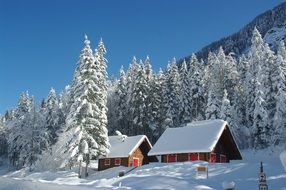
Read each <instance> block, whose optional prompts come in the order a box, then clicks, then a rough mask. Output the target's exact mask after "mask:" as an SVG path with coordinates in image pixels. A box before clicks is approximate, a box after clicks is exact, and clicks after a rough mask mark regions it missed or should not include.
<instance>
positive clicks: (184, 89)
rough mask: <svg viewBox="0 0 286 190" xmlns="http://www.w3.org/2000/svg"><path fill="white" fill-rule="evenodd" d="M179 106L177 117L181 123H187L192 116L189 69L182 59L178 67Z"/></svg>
mask: <svg viewBox="0 0 286 190" xmlns="http://www.w3.org/2000/svg"><path fill="white" fill-rule="evenodd" d="M180 84H181V85H180V106H179V111H180V112H179V118H180V123H181V124H182V125H184V124H186V123H189V122H190V121H191V120H192V118H191V115H192V108H191V106H192V96H191V86H190V78H189V70H188V69H187V63H186V61H185V60H184V61H183V63H182V65H181V68H180Z"/></svg>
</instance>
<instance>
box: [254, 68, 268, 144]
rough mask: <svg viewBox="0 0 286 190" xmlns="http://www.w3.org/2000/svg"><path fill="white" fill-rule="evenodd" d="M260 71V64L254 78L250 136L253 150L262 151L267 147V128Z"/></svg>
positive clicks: (261, 73)
mask: <svg viewBox="0 0 286 190" xmlns="http://www.w3.org/2000/svg"><path fill="white" fill-rule="evenodd" d="M263 75H264V73H263V72H262V70H261V66H260V64H258V65H257V76H256V78H255V99H254V102H253V107H254V112H253V126H252V130H253V131H252V134H253V139H254V148H256V149H262V148H266V147H267V146H268V145H269V127H268V113H267V108H266V102H265V95H264V93H263V91H264V86H262V83H261V80H262V79H263V78H264V77H265V76H263Z"/></svg>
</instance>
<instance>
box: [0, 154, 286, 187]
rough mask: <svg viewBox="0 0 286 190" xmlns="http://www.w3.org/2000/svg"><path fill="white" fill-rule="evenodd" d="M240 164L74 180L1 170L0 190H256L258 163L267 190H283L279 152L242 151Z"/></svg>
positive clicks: (68, 175)
mask: <svg viewBox="0 0 286 190" xmlns="http://www.w3.org/2000/svg"><path fill="white" fill-rule="evenodd" d="M242 155H243V160H242V161H232V162H231V163H227V164H208V163H206V162H184V163H172V164H162V163H152V164H149V165H145V166H142V167H140V168H137V169H135V170H133V171H131V172H130V173H128V174H126V175H125V176H123V177H117V175H118V173H119V172H120V171H122V170H128V169H130V168H124V167H117V168H112V169H109V170H105V171H102V172H97V171H95V170H92V169H91V170H90V175H89V177H88V178H86V179H79V178H77V173H76V169H75V170H72V171H58V172H42V173H30V172H28V171H27V170H20V171H16V172H9V173H5V172H6V171H7V168H5V167H4V166H2V167H1V168H0V175H1V177H0V189H1V190H2V189H5V190H6V189H7V190H16V189H19V190H24V189H29V190H34V189H37V190H42V189H43V190H44V189H53V190H58V189H61V190H65V189H68V190H75V189H81V190H85V189H136V190H140V189H180V190H185V189H186V190H187V189H188V190H191V189H194V190H202V189H223V188H222V183H223V182H226V181H227V182H230V181H234V182H235V189H242V190H245V189H247V190H252V189H253V190H256V189H258V180H257V179H258V172H259V166H260V164H259V163H260V161H263V163H264V171H265V173H266V175H267V182H268V185H269V189H272V190H286V173H285V171H284V169H283V166H282V164H281V162H280V160H279V153H271V152H270V151H260V152H256V153H255V154H254V152H251V151H245V152H242ZM198 165H204V166H208V168H209V178H208V179H203V178H202V177H204V176H202V175H201V176H197V173H196V168H197V166H198Z"/></svg>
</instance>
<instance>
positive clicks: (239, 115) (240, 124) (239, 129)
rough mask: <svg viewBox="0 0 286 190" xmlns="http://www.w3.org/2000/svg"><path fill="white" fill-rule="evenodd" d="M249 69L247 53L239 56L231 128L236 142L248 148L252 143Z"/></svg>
mask: <svg viewBox="0 0 286 190" xmlns="http://www.w3.org/2000/svg"><path fill="white" fill-rule="evenodd" d="M248 69H249V63H248V59H247V58H246V57H245V55H242V56H241V57H240V58H239V61H238V65H237V70H238V81H237V84H236V86H235V88H234V96H233V104H232V106H231V114H232V125H231V129H232V132H233V135H234V136H235V138H236V142H237V143H238V145H239V147H241V148H248V147H249V144H250V135H249V134H250V133H249V129H248V128H247V127H246V118H245V115H246V113H245V110H246V106H245V103H246V98H247V97H246V94H245V92H246V90H245V87H246V86H245V85H244V84H246V81H245V80H246V72H247V70H248Z"/></svg>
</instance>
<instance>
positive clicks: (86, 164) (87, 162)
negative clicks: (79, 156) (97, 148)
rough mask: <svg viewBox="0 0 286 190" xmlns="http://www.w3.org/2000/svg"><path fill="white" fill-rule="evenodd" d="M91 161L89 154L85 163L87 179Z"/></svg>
mask: <svg viewBox="0 0 286 190" xmlns="http://www.w3.org/2000/svg"><path fill="white" fill-rule="evenodd" d="M89 162H90V159H89V154H87V155H86V162H85V177H87V176H88V165H89Z"/></svg>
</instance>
